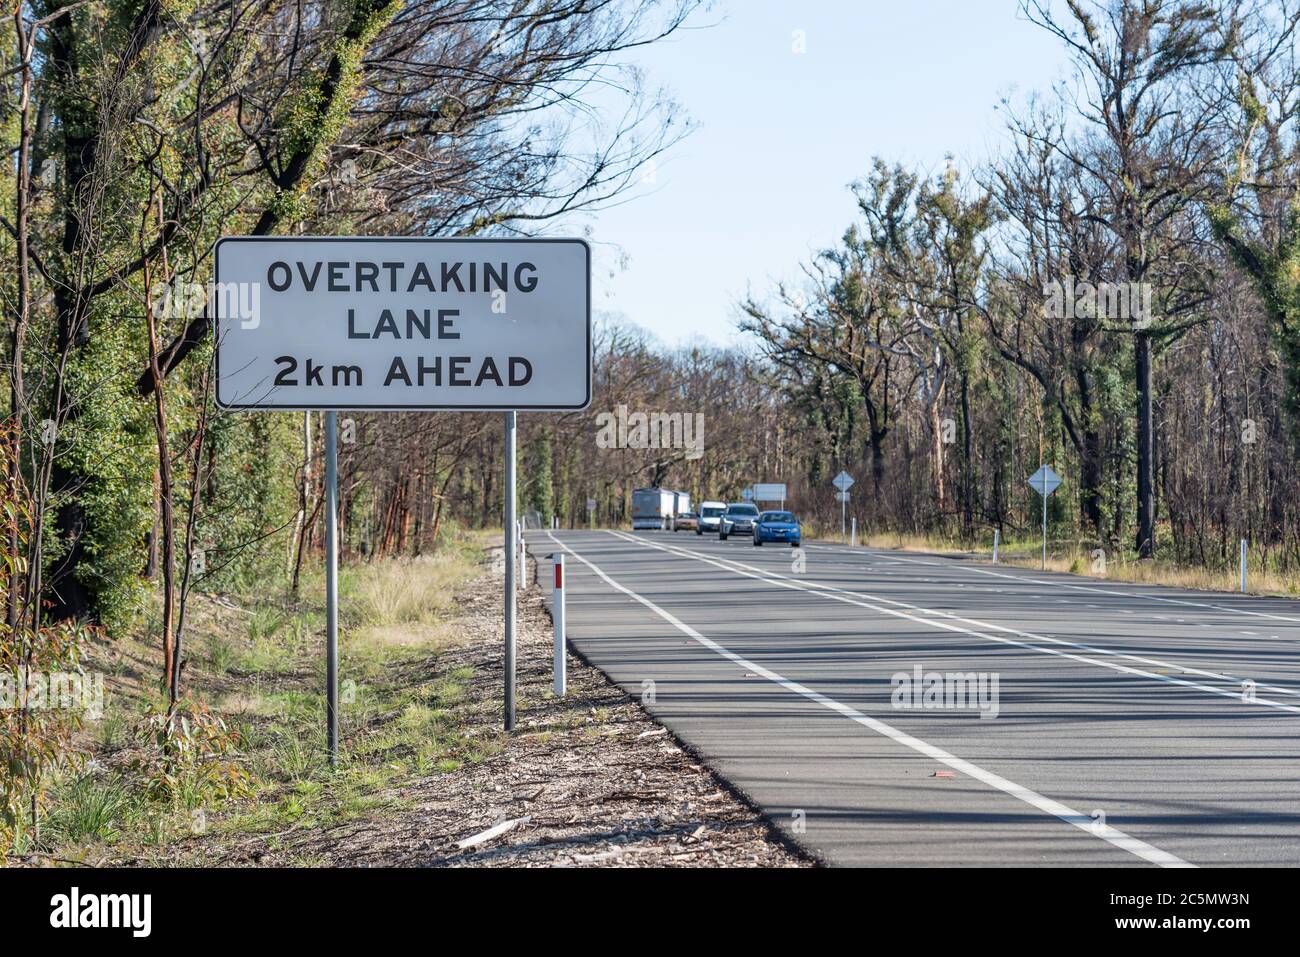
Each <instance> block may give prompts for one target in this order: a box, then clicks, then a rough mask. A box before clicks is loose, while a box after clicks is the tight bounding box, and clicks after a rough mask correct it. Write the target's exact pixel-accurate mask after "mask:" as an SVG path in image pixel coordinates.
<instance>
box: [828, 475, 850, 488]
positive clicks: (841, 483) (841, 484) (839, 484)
mask: <svg viewBox="0 0 1300 957" xmlns="http://www.w3.org/2000/svg"><path fill="white" fill-rule="evenodd" d="M831 484H832V485H834V486H835V487H836V488H837V489H839V490H840V491H841V492H847V491H848V490H849V489H850V488H852V487H853V476H852V475H850V474H849V473H848V472H841V473H840V474H839V475H837V476H835V478H833V479H831Z"/></svg>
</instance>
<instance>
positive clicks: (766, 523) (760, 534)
mask: <svg viewBox="0 0 1300 957" xmlns="http://www.w3.org/2000/svg"><path fill="white" fill-rule="evenodd" d="M764 542H789V543H790V547H791V548H795V547H797V546H798V544H799V520H798V519H797V518H795V517H794V515H792V514H791V513H790V512H764V513H763V514H761V515H760V516H758V520H757V521H755V522H754V547H755V548H757V547H758V546H759V545H762V544H763V543H764Z"/></svg>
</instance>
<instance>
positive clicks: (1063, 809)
mask: <svg viewBox="0 0 1300 957" xmlns="http://www.w3.org/2000/svg"><path fill="white" fill-rule="evenodd" d="M546 534H547V535H548V536H550V539H551V541H553V542H555V544H556V545H558V546H559V547H560V548H562V549H563V550H564V551H566V552H568V553H569V554H570V555H572V556H573V557H574V558H576V559H577V560H578V561H580V562H581V563H582V564H584V565H586V566H587V567H588V568H590V569H591V570H592V571H593V572H595V573H596V574H597V575H598V576H600V578H601V579H602V580H603V581H604V582H605V584H607V585H609V586H610V587H611V588H614V589H616V590H617V591H620V592H622V593H623V594H625V595H627V596H628V597H629V598H632V599H633V600H635V601H637V602H640V603H641V604H642V605H644V606H645V607H646V608H648V609H650V610H651V611H652V612H654V613H655V614H656V615H658V616H659V617H660V618H662V619H663V620H664V621H666V622H668V624H670V625H672V626H673V627H674V628H676V629H677V630H678V631H680V632H682V634H684V635H686V636H688V637H689V638H691V639H693V640H694V641H697V642H699V643H700V644H701V645H703V646H704V647H705V648H708V649H709V650H710V651H712V652H714V653H716V654H718V655H721V656H722V657H723V658H726V659H727V660H729V661H732V662H734V663H735V664H737V665H740V666H741V667H742V668H745V669H746V670H747V671H752V672H753V673H755V674H757V675H761V676H762V677H764V678H766V679H767V680H768V681H771V682H773V683H774V684H777V685H779V686H780V687H782V688H784V689H785V690H787V691H791V692H794V693H795V694H798V695H801V696H803V697H805V698H807V699H808V700H810V701H814V702H816V703H817V704H820V705H821V706H823V707H825V708H829V709H830V710H831V711H834V712H836V713H837V714H840V715H842V716H844V717H846V718H849V719H850V720H852V721H855V722H857V723H858V724H860V725H862V726H863V727H865V728H869V729H870V730H872V731H875V732H876V733H877V734H881V735H884V736H885V737H887V738H889V739H890V740H892V741H894V742H896V743H898V744H901V745H903V746H904V747H907V748H911V749H912V750H913V751H916V752H917V753H919V754H923V755H925V756H926V757H928V758H930V759H932V760H934V761H937V762H939V763H940V764H945V765H947V766H948V767H950V768H952V769H953V770H954V771H958V772H960V773H962V774H964V775H966V776H967V777H971V778H974V779H975V780H977V781H979V782H980V783H982V784H985V785H987V786H989V787H991V788H995V789H997V790H999V791H1001V792H1003V793H1004V794H1008V795H1010V796H1011V797H1014V798H1016V799H1017V800H1020V801H1023V802H1024V803H1026V804H1028V805H1030V806H1031V807H1034V808H1037V809H1038V810H1040V811H1043V812H1044V813H1046V814H1050V815H1052V816H1053V817H1056V818H1059V819H1060V820H1062V821H1064V822H1065V823H1067V824H1071V825H1073V826H1074V827H1077V828H1078V829H1079V830H1081V831H1083V832H1085V833H1087V834H1089V835H1091V836H1093V837H1097V838H1100V839H1101V840H1103V841H1107V842H1109V843H1110V844H1113V845H1114V846H1115V847H1118V848H1120V849H1121V850H1125V851H1128V852H1129V853H1130V854H1133V855H1134V856H1136V857H1139V858H1141V859H1142V860H1144V861H1147V862H1149V863H1151V864H1157V865H1159V866H1160V867H1195V866H1196V865H1195V864H1191V863H1189V862H1187V861H1185V860H1183V859H1182V858H1181V857H1178V856H1176V855H1174V854H1170V853H1169V852H1168V851H1165V850H1162V849H1160V848H1158V847H1156V846H1154V845H1152V844H1148V843H1147V842H1146V841H1142V840H1139V839H1138V838H1136V837H1133V836H1131V835H1129V834H1125V833H1124V832H1123V831H1120V830H1119V829H1118V828H1115V827H1112V826H1110V825H1109V824H1100V823H1099V822H1097V821H1096V820H1094V819H1093V818H1092V817H1091V816H1089V815H1086V814H1082V813H1080V812H1079V811H1076V810H1074V808H1072V807H1070V806H1068V805H1066V804H1062V803H1061V802H1060V801H1056V800H1053V799H1052V798H1049V797H1045V796H1043V795H1041V794H1039V793H1038V792H1037V791H1034V790H1031V789H1030V788H1027V787H1025V786H1024V785H1022V784H1017V783H1016V782H1014V781H1010V780H1008V779H1006V778H1004V777H1002V776H1001V775H999V774H994V773H993V772H992V771H986V770H984V769H983V768H981V767H979V766H978V765H975V764H971V763H970V762H969V761H967V760H965V759H963V758H959V757H957V756H956V755H955V754H951V753H949V752H948V751H945V750H943V748H939V747H936V746H935V745H933V744H930V743H929V742H927V741H922V740H921V739H920V738H916V737H913V736H912V735H910V734H907V733H906V732H904V731H900V730H898V729H897V728H895V727H894V726H893V725H889V724H886V723H885V722H883V721H881V720H879V719H877V718H873V717H871V716H869V715H866V714H863V713H862V712H861V711H858V710H857V709H856V708H852V707H850V706H848V705H846V704H841V703H840V702H838V701H836V700H835V699H834V698H831V697H828V696H826V695H824V694H822V693H821V692H819V691H813V690H812V689H811V688H807V687H804V686H803V685H801V684H799V682H797V681H791V680H790V679H789V678H786V677H784V676H783V675H780V674H777V673H776V672H775V671H772V670H771V669H769V668H765V667H763V666H762V665H760V664H757V663H756V662H753V661H750V660H749V659H747V658H745V657H743V656H741V655H738V654H736V653H735V652H734V651H731V650H729V649H728V648H725V647H723V646H722V645H720V644H718V643H717V642H716V641H714V640H712V639H711V638H707V637H705V636H704V635H702V634H700V633H699V632H698V631H696V630H695V629H694V628H692V627H691V626H690V625H688V624H686V623H685V622H683V621H681V620H680V619H678V618H677V617H675V616H674V615H673V614H672V613H670V612H668V611H665V610H664V609H662V608H660V607H659V606H658V605H656V604H655V603H654V602H652V601H651V600H650V599H648V598H645V597H642V596H641V595H639V594H637V593H636V592H634V591H633V590H632V589H630V588H627V587H625V586H623V585H620V584H619V583H618V582H616V581H614V579H612V578H610V577H609V576H608V575H606V574H605V572H604V571H602V570H601V569H600V568H598V567H597V566H596V565H595V564H593V563H592V562H590V561H588V560H587V559H585V558H583V557H582V556H581V555H579V554H578V553H577V552H575V551H574V550H573V549H572V548H570V547H569V546H568V545H566V544H564V542H562V541H560V540H559V539H558V538H556V537H555V535H554V534H552V533H551V532H549V531H548V532H547V533H546ZM633 541H634V542H635V541H636V540H635V539H633ZM638 544H639V543H638Z"/></svg>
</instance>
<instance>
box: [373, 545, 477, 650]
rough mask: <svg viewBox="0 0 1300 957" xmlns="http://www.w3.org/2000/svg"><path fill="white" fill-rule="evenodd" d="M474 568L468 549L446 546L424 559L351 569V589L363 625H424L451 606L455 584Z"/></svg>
mask: <svg viewBox="0 0 1300 957" xmlns="http://www.w3.org/2000/svg"><path fill="white" fill-rule="evenodd" d="M474 570H475V558H474V555H473V554H472V553H471V552H469V551H468V550H463V549H450V548H449V549H444V550H440V551H439V552H437V553H436V554H435V555H432V556H427V557H423V558H412V559H402V560H396V561H387V562H379V563H376V564H373V565H366V566H363V567H361V568H358V569H356V570H355V571H354V572H353V575H352V581H351V583H350V584H351V588H350V591H351V593H352V598H353V599H354V600H355V602H356V607H357V609H358V613H359V615H360V618H361V621H362V622H363V623H364V624H366V625H369V626H372V627H393V626H404V625H408V626H409V625H417V624H418V625H427V624H432V623H434V622H435V621H437V620H438V619H439V618H440V617H441V615H442V613H443V612H444V611H446V610H447V608H448V607H450V605H451V601H452V594H453V593H454V591H455V589H456V587H457V586H459V585H460V584H461V583H463V582H464V581H465V580H466V579H467V578H469V577H470V576H471V575H472V574H473V572H474ZM421 637H423V636H421Z"/></svg>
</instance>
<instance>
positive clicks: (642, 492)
mask: <svg viewBox="0 0 1300 957" xmlns="http://www.w3.org/2000/svg"><path fill="white" fill-rule="evenodd" d="M690 510H691V497H690V495H688V494H687V493H685V492H678V491H675V490H673V489H667V488H638V489H633V490H632V530H633V531H637V530H640V529H646V528H654V529H661V530H662V529H668V530H671V529H672V528H673V520H674V519H675V518H676V517H677V516H678V515H680V514H681V513H682V512H689V511H690Z"/></svg>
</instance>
